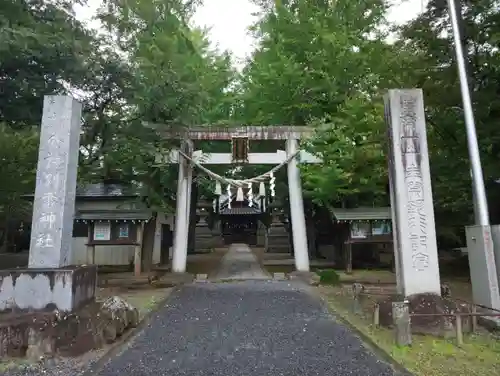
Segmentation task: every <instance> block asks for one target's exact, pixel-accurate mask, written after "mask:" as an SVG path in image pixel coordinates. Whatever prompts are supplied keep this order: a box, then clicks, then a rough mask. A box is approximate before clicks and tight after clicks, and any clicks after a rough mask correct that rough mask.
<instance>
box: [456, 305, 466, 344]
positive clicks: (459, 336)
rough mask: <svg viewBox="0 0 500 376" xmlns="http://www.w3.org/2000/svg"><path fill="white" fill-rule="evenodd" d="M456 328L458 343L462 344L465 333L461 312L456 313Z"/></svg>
mask: <svg viewBox="0 0 500 376" xmlns="http://www.w3.org/2000/svg"><path fill="white" fill-rule="evenodd" d="M455 329H456V331H457V345H458V346H462V345H463V344H464V333H463V331H462V316H460V314H459V313H457V314H456V315H455Z"/></svg>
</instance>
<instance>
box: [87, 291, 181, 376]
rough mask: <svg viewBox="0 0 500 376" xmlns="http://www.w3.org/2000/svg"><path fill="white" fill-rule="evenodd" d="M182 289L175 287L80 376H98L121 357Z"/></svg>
mask: <svg viewBox="0 0 500 376" xmlns="http://www.w3.org/2000/svg"><path fill="white" fill-rule="evenodd" d="M181 287H182V285H180V286H174V287H173V289H172V291H171V293H170V294H168V296H167V297H166V298H165V299H162V300H161V301H160V302H158V304H157V306H156V308H155V309H153V310H151V311H150V312H148V313H147V314H146V315H145V316H144V318H143V319H142V320H141V321H140V322H139V324H138V325H137V326H136V327H135V328H132V329H130V330H128V331H127V332H126V333H124V334H123V335H122V336H121V337H120V338H119V340H118V341H116V342H115V343H113V344H111V345H110V346H109V348H108V349H107V350H106V351H105V352H104V354H102V356H101V357H99V359H97V360H96V361H95V362H94V363H92V364H91V365H90V366H89V367H88V368H87V369H86V370H85V371H84V372H82V373H81V374H80V376H95V375H97V374H98V373H99V372H100V371H101V369H102V368H104V366H105V365H106V363H108V362H109V361H110V360H111V358H113V357H115V356H117V355H119V354H120V353H121V352H122V351H124V350H126V348H127V346H128V344H129V342H130V340H131V339H133V338H134V337H135V336H137V335H138V334H139V333H140V332H142V331H143V330H144V329H145V328H146V327H147V326H148V324H149V323H150V322H151V320H152V319H153V316H154V315H155V314H156V312H157V311H158V310H159V309H160V308H161V307H162V306H164V305H165V304H166V303H167V301H168V300H169V299H170V298H171V296H172V295H174V294H175V293H177V292H178V291H179V290H180V289H181ZM97 350H99V349H97Z"/></svg>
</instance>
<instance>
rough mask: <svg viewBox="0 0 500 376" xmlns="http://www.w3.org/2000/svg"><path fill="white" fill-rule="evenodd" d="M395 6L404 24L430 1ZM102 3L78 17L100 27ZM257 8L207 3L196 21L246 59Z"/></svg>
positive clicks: (217, 0)
mask: <svg viewBox="0 0 500 376" xmlns="http://www.w3.org/2000/svg"><path fill="white" fill-rule="evenodd" d="M392 1H393V2H394V4H395V6H394V7H393V9H392V11H391V13H390V15H389V20H390V21H392V22H395V23H403V22H406V21H409V20H410V19H412V18H414V17H416V16H417V15H418V14H419V13H420V12H421V11H422V8H423V6H424V5H425V4H426V3H427V1H428V0H392ZM100 4H101V0H88V6H86V7H81V6H78V7H77V8H76V12H77V17H78V18H79V19H80V20H82V21H86V22H90V25H91V26H93V27H96V26H98V24H97V23H96V22H91V21H90V20H91V19H92V17H93V16H94V15H95V12H96V10H97V8H98V7H99V6H100ZM257 10H258V9H257V8H256V7H254V6H253V5H252V4H251V1H250V0H205V5H203V6H202V7H200V9H199V10H198V11H197V13H196V15H195V19H194V22H195V23H196V24H197V25H199V26H207V27H210V28H211V35H210V37H211V42H212V43H213V44H214V46H218V47H219V48H220V49H221V50H229V51H231V52H232V53H233V56H234V58H235V59H236V60H237V61H238V60H243V59H244V58H245V57H246V56H248V55H249V54H250V53H251V52H252V50H253V40H252V38H251V37H250V36H249V35H247V28H248V26H250V25H251V24H252V23H253V22H254V21H255V19H254V16H252V14H253V13H255V12H256V11H257Z"/></svg>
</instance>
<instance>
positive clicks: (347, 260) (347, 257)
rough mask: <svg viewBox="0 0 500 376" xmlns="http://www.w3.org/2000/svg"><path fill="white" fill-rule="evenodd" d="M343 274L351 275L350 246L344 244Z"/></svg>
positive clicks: (349, 244)
mask: <svg viewBox="0 0 500 376" xmlns="http://www.w3.org/2000/svg"><path fill="white" fill-rule="evenodd" d="M344 249H345V272H346V273H347V274H352V244H351V243H350V242H349V243H347V244H345V248H344Z"/></svg>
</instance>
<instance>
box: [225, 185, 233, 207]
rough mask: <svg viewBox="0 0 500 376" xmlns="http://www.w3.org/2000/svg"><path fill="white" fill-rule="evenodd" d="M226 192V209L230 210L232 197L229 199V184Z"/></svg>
mask: <svg viewBox="0 0 500 376" xmlns="http://www.w3.org/2000/svg"><path fill="white" fill-rule="evenodd" d="M226 191H227V208H228V209H231V200H232V197H231V185H230V184H228V185H227V189H226Z"/></svg>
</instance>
